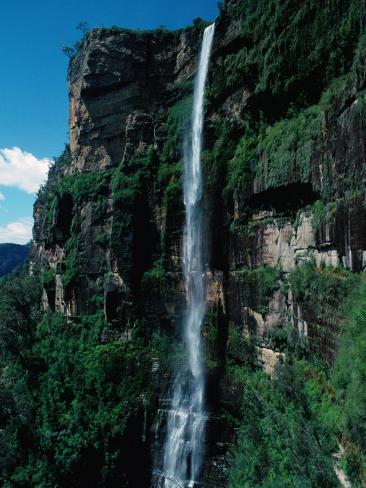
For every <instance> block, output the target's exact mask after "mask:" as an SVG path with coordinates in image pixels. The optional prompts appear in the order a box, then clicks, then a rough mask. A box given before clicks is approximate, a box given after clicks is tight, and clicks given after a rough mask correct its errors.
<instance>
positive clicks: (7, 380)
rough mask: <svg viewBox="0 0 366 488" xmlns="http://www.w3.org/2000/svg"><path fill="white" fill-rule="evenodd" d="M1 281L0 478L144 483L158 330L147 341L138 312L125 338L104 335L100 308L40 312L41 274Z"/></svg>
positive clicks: (46, 483) (13, 482)
mask: <svg viewBox="0 0 366 488" xmlns="http://www.w3.org/2000/svg"><path fill="white" fill-rule="evenodd" d="M0 286H1V289H0V368H1V382H0V398H1V402H0V469H1V475H2V480H1V481H2V483H1V485H2V486H4V487H6V488H11V487H13V486H23V487H29V486H32V487H33V486H34V487H39V488H41V487H42V488H43V487H49V488H57V487H59V488H62V487H65V486H69V487H75V488H76V487H79V486H94V487H107V486H108V487H109V488H110V487H117V486H118V487H120V486H130V485H129V484H128V481H127V479H129V482H130V483H132V484H134V486H140V485H141V483H144V482H143V481H141V480H142V478H141V476H143V472H145V470H144V469H142V470H140V471H139V472H138V473H137V474H136V471H135V472H133V469H132V468H133V466H134V459H135V457H136V456H139V458H140V459H141V460H144V462H146V463H147V462H148V461H147V458H146V459H145V457H144V456H145V454H144V453H143V449H144V446H143V444H142V443H141V435H142V434H141V432H142V431H141V429H142V427H143V422H142V409H143V408H145V407H143V405H144V404H143V402H142V395H143V396H144V398H145V400H144V401H145V405H147V404H149V405H150V404H151V405H153V404H154V402H155V400H156V398H155V395H156V391H157V390H156V386H155V385H153V384H152V383H151V377H150V371H151V361H152V358H154V360H163V359H164V360H167V358H168V357H169V354H171V350H170V351H167V347H166V344H167V342H166V341H165V340H164V337H163V336H158V334H157V332H156V333H155V336H154V337H155V338H153V339H152V340H151V343H149V341H148V339H149V335H148V334H147V333H146V331H145V330H144V327H143V325H141V324H140V323H139V324H137V322H135V326H134V330H133V331H132V330H131V331H130V333H129V335H128V339H127V337H126V339H125V340H123V339H122V338H119V339H114V340H111V341H110V342H103V343H102V341H101V338H102V336H104V337H108V336H110V337H113V331H108V329H107V324H106V323H105V321H104V318H103V315H101V314H100V313H98V314H96V315H94V316H84V317H79V318H78V319H77V321H70V320H66V319H65V318H64V317H62V316H61V315H58V314H53V315H51V314H50V315H45V316H44V317H43V318H41V316H40V313H39V310H40V298H41V293H40V292H41V290H40V286H39V278H17V277H14V278H12V279H8V280H4V281H3V283H2V284H1V285H0ZM114 337H115V336H114ZM164 344H165V346H164ZM171 344H172V342H171V340H169V347H170V349H171ZM163 369H164V371H166V367H164V368H163ZM146 408H147V407H146ZM131 428H132V432H130V429H131ZM139 476H140V478H139ZM133 480H135V481H133Z"/></svg>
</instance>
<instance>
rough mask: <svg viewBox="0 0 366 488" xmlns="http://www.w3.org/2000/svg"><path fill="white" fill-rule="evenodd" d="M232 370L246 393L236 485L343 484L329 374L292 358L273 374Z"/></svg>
mask: <svg viewBox="0 0 366 488" xmlns="http://www.w3.org/2000/svg"><path fill="white" fill-rule="evenodd" d="M229 372H230V377H231V381H232V382H233V384H234V385H235V387H236V388H237V390H238V392H239V393H240V406H239V423H238V444H237V446H236V447H235V450H234V459H233V464H232V468H231V471H230V483H229V486H230V488H245V487H247V488H251V487H254V486H256V487H257V486H258V487H268V488H269V487H281V488H282V487H288V488H292V487H294V486H296V487H300V486H301V487H309V488H310V487H319V488H323V487H337V486H338V482H337V479H336V476H335V473H334V470H333V460H332V458H331V452H332V450H334V449H335V448H336V439H335V436H334V430H333V429H334V426H335V425H336V424H337V421H338V411H337V409H336V408H335V407H333V405H332V401H333V396H334V395H333V393H332V391H331V388H330V386H329V385H328V383H327V380H326V378H325V376H324V374H322V373H321V372H319V371H318V370H317V369H314V368H313V367H311V366H309V365H308V364H306V363H303V362H299V361H291V360H290V361H286V362H285V364H284V365H280V366H278V367H277V372H276V375H275V377H274V379H273V380H271V379H270V378H269V377H268V376H267V375H266V374H265V373H263V372H262V371H253V369H251V368H248V367H244V366H231V367H230V370H229Z"/></svg>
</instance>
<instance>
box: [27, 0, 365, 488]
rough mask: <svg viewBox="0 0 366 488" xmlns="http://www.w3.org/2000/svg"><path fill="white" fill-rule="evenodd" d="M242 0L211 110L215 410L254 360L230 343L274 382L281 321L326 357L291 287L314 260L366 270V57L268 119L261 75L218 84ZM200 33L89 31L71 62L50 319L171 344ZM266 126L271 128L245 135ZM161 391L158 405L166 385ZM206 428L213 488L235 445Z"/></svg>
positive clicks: (47, 214) (48, 264) (42, 210)
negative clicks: (185, 134) (101, 317)
mask: <svg viewBox="0 0 366 488" xmlns="http://www.w3.org/2000/svg"><path fill="white" fill-rule="evenodd" d="M238 5H239V3H238V2H235V1H231V2H227V4H226V7H225V8H223V9H222V11H221V15H220V17H219V19H218V20H217V27H216V38H215V44H214V48H213V54H212V68H211V74H210V77H211V79H210V83H209V89H208V101H209V103H208V108H207V116H206V120H207V124H206V125H207V128H206V142H205V144H206V152H205V154H204V164H205V179H204V180H205V195H204V206H205V215H206V217H207V218H206V222H205V235H206V242H205V245H206V251H207V260H206V261H207V266H206V276H207V280H208V283H209V287H208V289H209V310H208V317H209V318H208V319H207V326H206V328H205V338H206V342H207V344H208V346H207V350H208V351H207V354H208V356H209V357H210V361H211V363H212V364H213V366H212V364H211V363H210V364H211V365H209V366H208V386H207V395H208V403H209V409H210V410H211V411H212V412H213V413H215V412H216V411H217V410H218V409H219V403H220V401H221V400H222V399H223V398H225V395H227V394H228V393H227V391H228V385H227V384H226V383H225V375H224V370H225V361H226V358H227V357H234V358H235V360H237V361H239V362H246V361H247V360H248V357H247V354H246V352H245V351H244V350H240V348H238V347H236V346H235V344H234V345H233V344H232V343H231V342H230V341H231V335H230V334H232V333H235V334H237V337H240V338H245V337H253V338H254V340H255V342H256V349H255V350H256V355H257V361H258V362H259V363H261V364H263V367H264V369H265V370H266V371H267V372H268V373H269V374H273V371H274V368H275V365H276V363H277V361H279V360H281V356H282V351H281V340H280V339H281V337H282V338H283V334H284V331H285V330H286V328H287V327H291V328H292V329H293V330H295V331H296V333H297V335H298V336H299V337H300V338H303V339H304V340H305V341H307V342H308V344H309V346H310V348H312V349H313V350H314V351H316V353H317V354H319V355H320V356H321V357H322V358H323V359H325V360H326V361H328V362H330V363H331V362H332V360H333V356H334V348H335V336H336V332H337V327H338V323H337V320H336V319H335V322H334V323H333V322H332V323H328V322H327V319H324V318H323V319H319V317H316V316H314V313H313V311H312V306H311V303H310V302H306V300H304V299H303V298H301V296H300V295H299V294H298V293H297V292H296V290H295V289H292V283H293V281H292V278H291V277H292V275H293V273H294V272H295V271H296V270H297V269H299V268H301V267H303V268H304V269H305V268H306V267H307V266H309V267H312V269H314V270H322V269H323V270H324V269H328V267H331V268H336V267H338V266H343V267H344V268H346V269H349V270H351V271H355V272H359V271H363V270H364V269H365V266H366V210H365V208H366V206H365V194H364V183H365V178H366V174H365V167H366V166H365V152H366V136H365V134H366V126H365V125H366V122H365V120H366V117H365V113H366V112H365V111H366V98H365V92H364V89H365V78H364V76H362V75H360V73H363V70H362V67H363V68H364V67H365V62H364V59H365V56H364V57H362V56H363V54H362V53H363V51H362V50H361V51H359V58H358V61H357V62H358V65H355V64H354V66H356V68H355V69H354V71H352V72H351V71H350V66H349V65H350V63H349V65H348V71H350V73H351V74H349V73H348V71H347V69H345V70H344V72H346V73H348V75H344V72H340V73H339V75H341V74H342V75H344V76H343V78H342V79H341V82H340V83H339V84H338V85H337V87H338V88H336V89H335V88H334V89H333V91H332V92H329V93H328V97H326V96H323V97H322V99H321V100H320V102H319V97H318V98H315V100H314V95H313V94H311V97H310V95H309V100H308V102H307V103H306V104H305V105H301V106H300V108H297V112H295V114H292V112H291V110H290V108H291V107H293V106H295V105H296V104H295V102H296V103H300V102H298V100H295V102H294V99H291V97H290V95H289V94H288V93H286V96H288V100H287V101H286V100H285V101H283V100H282V101H281V103H283V104H285V105H286V103H287V106H286V107H283V106H282V105H281V106H277V105H276V110H275V109H274V108H273V107H274V106H275V105H274V104H275V102H276V103H278V99H276V98H275V95H271V92H270V89H268V90H262V92H261V91H260V90H259V89H258V88H257V89H256V90H255V89H254V86H253V76H254V75H253V76H252V75H248V72H245V73H246V74H245V73H244V74H243V75H240V76H238V77H237V78H236V79H234V81H232V80H231V82H230V83H231V85H230V84H228V82H227V76H226V75H227V73H226V74H225V69H226V68H225V66H231V65H230V63H231V62H232V60H233V59H236V58H235V57H237V59H238V60H240V59H242V56H243V54H242V53H243V50H247V51H248V50H249V47H248V46H249V44H248V40H247V39H245V37H243V34H242V31H241V26H242V24H243V19H241V18H240V16H237V15H236V12H237V9H238V8H239V7H238ZM201 34H202V29H201V28H199V27H197V26H196V27H195V28H190V29H186V30H182V31H179V32H173V33H170V32H166V31H159V30H158V31H155V32H151V33H150V32H149V33H134V32H130V31H126V30H122V29H121V30H118V29H95V30H93V31H92V32H91V33H89V34H88V35H87V37H86V39H85V40H84V41H83V43H82V47H81V49H80V50H79V52H78V53H77V54H76V56H75V57H74V58H73V59H72V61H71V63H70V67H69V94H70V147H69V150H67V151H66V152H65V154H64V155H63V157H62V158H60V160H59V161H58V162H57V163H56V164H55V166H54V167H53V168H52V170H51V172H50V176H49V181H48V184H47V187H46V190H45V192H44V193H43V194H42V195H40V197H39V199H38V201H37V202H36V204H35V211H34V216H35V226H34V240H35V244H34V247H33V249H32V260H33V262H34V263H35V264H36V265H38V266H40V268H41V270H42V271H43V273H47V276H48V279H47V280H44V281H45V285H44V299H43V306H44V308H45V309H51V310H56V311H58V312H61V313H64V314H66V315H67V316H69V317H78V316H81V315H86V314H91V313H94V312H95V311H96V310H97V309H98V307H99V308H100V307H101V306H102V307H103V310H104V314H105V318H106V320H107V321H108V322H110V323H113V324H115V326H116V329H117V330H118V331H119V333H120V334H121V336H123V337H124V340H128V334H129V330H130V329H132V328H133V327H134V323H135V321H136V317H144V318H146V319H147V320H148V321H149V324H151V325H150V326H151V327H161V328H163V329H164V330H165V331H167V332H168V334H170V333H171V331H172V329H173V325H174V324H176V323H177V322H178V319H179V317H180V314H181V311H182V305H183V301H184V300H183V298H184V286H183V280H182V272H181V269H182V266H181V258H182V252H181V241H182V225H183V210H182V200H181V199H182V196H181V190H180V180H179V173H180V166H179V161H180V159H181V132H182V130H183V129H184V124H185V123H186V121H187V114H189V110H190V104H189V99H187V98H186V95H187V94H189V93H190V92H191V82H192V77H193V75H194V69H195V66H196V62H197V53H198V47H199V42H200V38H201ZM247 51H245V52H247ZM248 52H249V51H248ZM350 61H351V60H350ZM234 64H235V63H234ZM234 64H233V66H234ZM237 64H239V65H240V63H239V61H238V63H237ZM235 66H236V65H235ZM230 69H232V70H234V67H232V68H230ZM235 69H236V68H235ZM238 69H239V68H238ZM256 69H257V71H258V70H259V68H258V67H257V68H256ZM253 70H254V68H253ZM357 73H358V74H357ZM258 76H259V75H258ZM218 80H219V81H220V80H221V82H220V83H221V84H222V86H224V88H222V90H218V89H217V86H218V85H219V81H218ZM222 80H224V81H222ZM220 86H221V85H220ZM337 90H338V91H337ZM319 95H320V93H319ZM291 96H292V95H291ZM271 97H272V98H271ZM310 101H311V103H310ZM271 102H272V104H271ZM318 102H319V103H318ZM301 103H303V102H301ZM314 103H318V105H315V106H313V105H314ZM294 104H295V105H294ZM311 105H312V106H311ZM187 107H188V111H187ZM271 107H272V108H271ZM297 107H298V106H297ZM287 109H288V110H287ZM271 110H272V112H271ZM248 114H249V115H248ZM263 119H264V120H265V121H266V122H265V128H263V127H260V130H258V133H255V135H254V136H253V133H254V132H255V130H257V128H258V124H257V123H258V120H263ZM248 120H249V122H248ZM253 120H254V121H255V123H253V127H254V126H255V128H256V129H255V130H254V129H253V128H252V127H251V126H250V124H251V123H252V122H251V121H253ZM255 124H257V125H255ZM248 126H249V129H248ZM250 130H251V131H252V132H250V136H248V133H249V131H250ZM248 154H249V156H248ZM234 164H237V166H238V167H239V170H238V171H237V173H235V171H236V170H235V166H234ZM232 174H234V176H235V178H234V177H232V176H231V175H232ZM230 178H232V180H233V181H234V183H235V184H231V183H230V181H231V180H230ZM240 181H241V183H240ZM351 189H352V191H351ZM316 272H317V271H316ZM319 272H321V271H319ZM333 326H334V327H333ZM281 334H282V335H281ZM235 337H236V336H235ZM105 340H108V338H105ZM234 346H235V347H234ZM155 366H156V365H155ZM155 366H154V367H155ZM156 369H158V366H156ZM166 383H167V384H168V383H169V381H168V379H167V381H166ZM165 386H166V385H165ZM156 388H161V395H162V397H161V400H162V401H163V395H164V394H165V393H164V388H165V387H164V386H161V385H160V386H159V387H158V386H157V387H156ZM214 419H215V415H212V422H209V427H208V434H207V439H208V441H207V442H208V457H207V463H206V466H205V473H204V479H205V483H206V484H205V486H207V487H221V486H225V483H226V481H225V480H226V476H227V468H226V465H225V452H226V450H225V449H226V446H227V443H228V442H229V439H230V438H232V437H230V436H232V433H228V432H225V429H222V428H220V429H218V428H217V426H216V424H215V422H218V420H217V419H216V420H214ZM156 422H157V421H156V417H155V419H154V418H152V419H150V423H151V425H156ZM219 431H220V438H218V437H217V432H219ZM157 449H159V447H157ZM155 454H156V452H155Z"/></svg>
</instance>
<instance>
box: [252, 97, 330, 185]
mask: <svg viewBox="0 0 366 488" xmlns="http://www.w3.org/2000/svg"><path fill="white" fill-rule="evenodd" d="M321 132H322V112H321V110H320V109H319V107H317V106H314V107H310V108H309V109H307V110H305V111H304V112H301V113H300V114H299V115H298V116H296V117H295V118H293V119H284V120H282V121H281V122H278V123H277V124H275V125H274V126H272V127H268V129H267V130H266V133H265V136H264V137H263V138H261V139H260V141H259V144H258V148H257V158H258V164H257V167H256V170H255V182H256V185H257V187H259V188H260V189H267V188H275V187H277V186H281V185H286V184H289V183H292V182H302V183H306V182H308V181H309V177H310V162H311V157H312V155H313V152H314V149H315V148H316V147H317V145H319V143H320V137H321Z"/></svg>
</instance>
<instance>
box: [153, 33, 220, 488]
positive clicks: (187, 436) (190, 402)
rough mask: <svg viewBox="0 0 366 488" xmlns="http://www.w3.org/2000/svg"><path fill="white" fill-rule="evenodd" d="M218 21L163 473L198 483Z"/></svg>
mask: <svg viewBox="0 0 366 488" xmlns="http://www.w3.org/2000/svg"><path fill="white" fill-rule="evenodd" d="M214 30H215V24H212V25H210V26H209V27H207V28H206V29H205V31H204V35H203V41H202V48H201V52H200V57H199V64H198V71H197V75H196V81H195V87H194V96H193V110H192V120H191V131H190V133H188V134H187V136H186V140H185V145H184V147H185V151H184V205H185V213H186V220H185V227H184V238H183V271H184V279H185V287H186V299H187V309H186V315H185V319H184V339H185V346H186V355H187V367H182V368H181V370H180V372H178V374H177V376H176V378H175V381H174V387H173V399H172V405H171V409H170V410H169V411H168V417H167V430H166V440H165V445H164V462H163V473H162V475H161V478H160V483H159V486H160V487H163V488H176V487H180V488H189V487H190V488H191V487H194V486H196V485H197V481H198V479H199V476H200V471H201V467H202V460H203V454H204V453H203V450H204V431H205V408H204V392H205V378H204V372H203V366H202V344H201V327H202V321H203V318H204V314H205V308H206V295H207V290H206V284H205V278H204V274H203V258H202V206H201V200H202V169H201V150H202V132H203V125H204V95H205V84H206V78H207V72H208V66H209V61H210V53H211V47H212V41H213V36H214Z"/></svg>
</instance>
